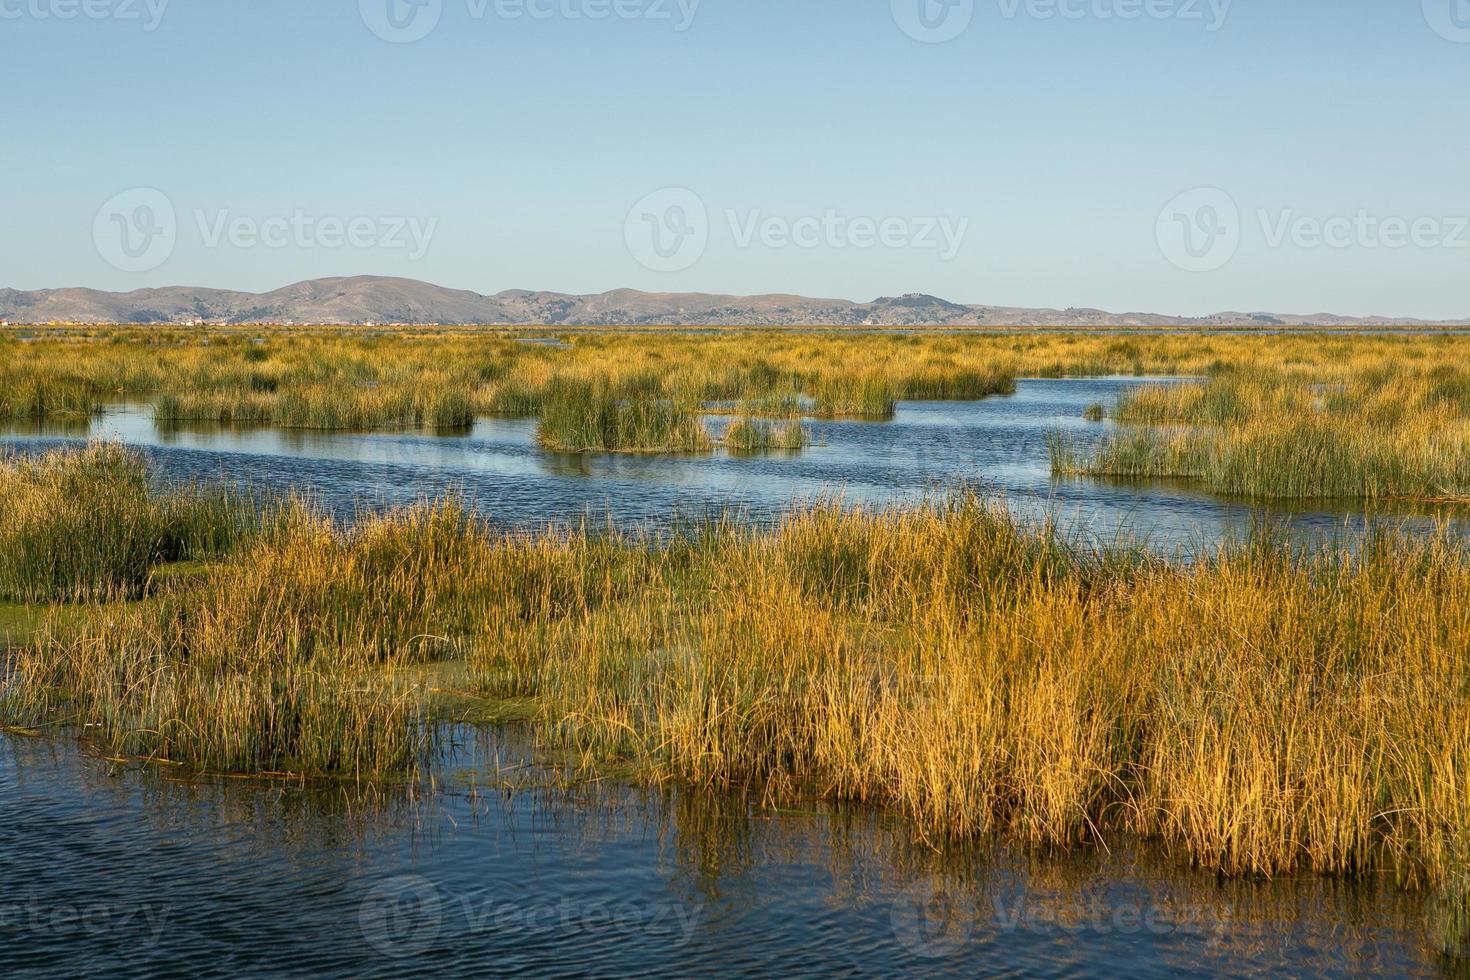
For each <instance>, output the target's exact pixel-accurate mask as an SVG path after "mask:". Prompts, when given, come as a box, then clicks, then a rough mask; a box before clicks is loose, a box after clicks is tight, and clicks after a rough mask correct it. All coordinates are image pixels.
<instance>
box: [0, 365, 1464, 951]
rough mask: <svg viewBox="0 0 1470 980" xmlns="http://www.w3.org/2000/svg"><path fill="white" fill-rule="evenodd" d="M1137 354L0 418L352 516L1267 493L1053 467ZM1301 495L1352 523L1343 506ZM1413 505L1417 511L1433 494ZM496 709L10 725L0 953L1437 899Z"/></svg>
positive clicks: (631, 944) (1062, 936) (23, 436)
mask: <svg viewBox="0 0 1470 980" xmlns="http://www.w3.org/2000/svg"><path fill="white" fill-rule="evenodd" d="M1136 383H1138V379H1132V378H1130V379H1103V380H1088V381H1025V382H1022V383H1021V384H1020V386H1019V388H1018V391H1017V393H1016V394H1015V396H1014V397H1010V398H996V399H991V400H987V401H984V402H978V403H964V404H959V403H906V404H904V405H902V406H901V407H900V409H899V412H898V416H897V418H896V419H895V420H894V421H892V422H890V423H861V422H814V423H812V431H813V436H814V439H815V445H813V446H811V447H810V448H808V449H806V450H804V451H802V452H801V453H798V454H794V455H769V456H757V457H744V458H742V457H732V456H729V455H726V454H724V453H718V452H717V453H714V454H711V455H708V456H697V457H661V458H628V457H611V456H590V457H567V456H556V455H549V454H546V453H543V452H541V451H540V450H539V449H538V448H537V447H536V444H535V424H534V423H533V422H525V421H490V420H487V421H482V422H481V423H479V424H478V425H476V426H475V428H474V430H473V431H472V432H469V433H465V434H461V435H456V436H448V437H446V436H435V435H424V434H417V433H414V434H407V433H405V434H378V435H353V434H337V433H285V432H278V431H271V430H253V431H252V430H239V429H222V428H213V429H184V430H160V429H159V428H158V427H157V426H155V425H154V423H153V420H152V418H151V415H150V414H149V412H148V410H147V409H146V408H138V407H134V408H126V407H121V408H117V409H113V410H110V411H109V412H108V413H107V414H106V415H105V416H103V417H101V418H99V419H97V420H95V421H94V422H93V423H91V424H90V425H87V426H84V427H82V428H81V429H73V430H56V429H54V428H42V429H32V430H29V431H25V430H21V429H12V430H10V431H9V432H8V434H5V435H4V436H3V440H0V441H3V443H4V445H6V446H8V447H9V448H11V449H13V450H16V451H24V452H33V451H37V450H40V449H44V448H47V447H51V446H56V445H65V444H75V443H77V442H79V441H81V440H83V439H87V438H108V439H116V440H121V441H124V442H127V443H130V444H133V445H137V446H139V447H142V449H143V451H144V452H146V453H147V455H148V456H149V457H150V458H151V459H152V460H153V461H154V463H155V465H156V467H157V468H158V470H159V472H160V473H161V474H162V475H163V476H164V477H165V478H168V479H200V480H227V481H236V482H242V483H248V484H251V485H254V486H257V487H261V488H265V489H270V490H276V491H281V490H287V489H296V490H300V491H303V492H306V493H309V494H311V495H313V496H315V497H317V498H318V499H319V500H320V501H321V502H322V503H323V504H324V505H326V506H329V507H331V508H333V509H334V510H336V511H337V512H338V513H339V514H341V515H343V516H344V517H351V516H352V515H353V514H355V513H357V511H358V509H359V508H361V507H363V506H387V505H393V504H401V503H408V502H412V501H415V500H418V499H421V498H424V497H427V496H434V495H438V494H441V493H444V492H446V491H449V490H459V491H463V492H465V493H467V494H468V495H470V496H471V497H472V498H473V500H474V501H475V503H476V506H477V507H479V508H480V509H481V510H482V512H483V513H484V514H485V515H486V516H487V517H489V518H490V519H491V520H493V521H494V522H496V523H498V524H500V525H502V526H505V527H522V528H523V527H531V526H540V525H545V524H547V523H566V522H573V521H578V520H581V519H583V518H585V517H587V516H589V515H590V516H592V517H593V518H595V519H599V520H611V521H613V522H615V523H617V524H620V525H623V526H645V525H660V524H666V523H668V522H669V521H671V520H673V519H674V518H675V517H676V516H678V515H681V514H682V515H684V516H693V515H698V514H701V513H708V512H718V511H724V510H729V509H733V510H736V511H738V512H741V513H743V514H744V515H745V516H746V517H747V518H748V519H750V520H755V521H769V520H773V519H775V518H776V517H778V516H779V515H780V514H781V513H783V512H784V511H786V510H787V509H789V508H790V507H792V506H793V505H795V504H798V503H800V502H803V501H810V500H814V499H817V498H820V497H829V496H838V497H840V498H841V499H843V500H845V501H847V502H849V503H852V504H863V505H871V506H881V505H886V504H891V503H904V502H913V501H916V500H920V499H922V498H923V497H924V496H925V495H926V494H930V493H935V492H943V491H944V490H946V489H949V488H952V487H954V486H956V485H959V484H965V485H970V486H974V487H976V488H979V489H982V490H984V491H986V492H989V493H993V494H995V495H996V496H997V498H998V499H1002V500H1004V501H1005V502H1006V503H1007V505H1008V506H1011V507H1013V508H1015V509H1016V510H1017V511H1018V512H1020V513H1023V514H1025V515H1027V516H1033V517H1041V516H1048V515H1049V516H1052V517H1054V518H1055V519H1056V520H1057V521H1058V522H1059V523H1060V524H1061V526H1062V528H1063V530H1064V531H1065V532H1067V533H1071V534H1074V535H1076V536H1078V537H1081V538H1084V539H1089V540H1104V541H1106V540H1108V539H1110V538H1112V537H1115V536H1117V535H1120V534H1124V533H1127V534H1131V535H1135V536H1138V535H1141V536H1144V537H1146V538H1147V539H1148V541H1149V542H1150V543H1151V544H1153V545H1154V546H1156V547H1160V548H1163V549H1166V550H1167V549H1175V548H1194V547H1199V546H1201V544H1203V545H1204V546H1208V545H1209V544H1210V543H1212V542H1216V541H1218V540H1219V539H1220V537H1221V536H1222V535H1225V534H1229V533H1233V532H1238V531H1241V530H1243V529H1244V528H1246V527H1248V526H1249V525H1250V523H1251V522H1252V521H1253V520H1255V519H1256V518H1257V517H1258V516H1259V515H1258V512H1257V511H1256V510H1255V509H1253V508H1252V507H1250V506H1248V505H1247V504H1245V503H1243V502H1239V501H1226V500H1221V499H1218V498H1215V497H1212V496H1210V495H1208V494H1205V493H1202V492H1199V491H1198V490H1194V489H1190V488H1188V487H1182V486H1161V485H1126V486H1120V485H1116V484H1105V483H1099V482H1096V481H1068V482H1056V481H1053V479H1052V478H1051V475H1050V470H1049V465H1048V460H1047V455H1046V442H1045V440H1046V434H1047V433H1048V432H1049V431H1053V430H1064V431H1066V432H1067V433H1069V434H1070V435H1071V436H1073V437H1074V438H1077V439H1079V440H1084V441H1085V440H1088V439H1094V438H1098V437H1099V436H1100V435H1101V434H1102V433H1104V432H1106V431H1107V427H1106V425H1097V424H1093V423H1088V422H1085V421H1083V420H1082V412H1083V410H1084V409H1085V408H1086V407H1087V406H1088V405H1090V404H1092V403H1094V402H1105V403H1106V402H1110V401H1111V400H1113V399H1115V398H1116V397H1117V396H1118V394H1119V393H1120V392H1122V391H1123V390H1124V389H1125V388H1126V387H1128V386H1129V385H1132V384H1136ZM1283 516H1284V519H1285V520H1287V521H1288V522H1289V523H1290V524H1291V526H1292V527H1294V528H1295V529H1297V530H1299V531H1303V532H1309V533H1322V534H1332V533H1336V532H1338V531H1341V530H1342V529H1343V528H1344V527H1346V526H1348V525H1350V524H1352V523H1353V522H1355V521H1357V520H1360V515H1359V516H1354V514H1353V512H1352V511H1350V510H1339V511H1334V510H1330V509H1325V508H1305V509H1296V510H1292V511H1289V512H1286V513H1285V514H1284V515H1283ZM1396 519H1402V520H1409V521H1417V522H1423V521H1425V520H1427V517H1426V515H1423V514H1410V515H1399V516H1398V517H1397V518H1396ZM506 737H507V736H506V735H505V734H504V733H496V732H493V731H469V732H463V733H461V738H460V741H459V742H458V743H457V748H456V749H455V750H454V751H452V752H451V753H450V754H449V755H448V756H447V757H446V758H445V759H444V760H443V761H442V763H441V764H440V765H439V766H438V767H437V768H436V769H435V771H434V783H435V785H433V786H432V787H415V788H409V787H389V788H385V789H379V790H365V789H362V788H358V787H353V786H346V785H338V784H325V785H311V786H307V785H302V784H299V783H293V782H270V781H260V780H229V779H214V780H211V779H204V780H199V779H183V778H180V777H179V776H177V775H175V774H172V773H171V772H169V771H167V770H159V769H156V768H152V769H150V768H145V767H141V766H139V765H136V764H133V763H120V762H113V761H108V760H106V759H102V758H99V757H98V756H97V755H96V754H94V753H92V752H90V751H88V750H87V748H86V747H85V745H81V744H78V743H76V742H75V741H72V740H55V739H36V738H29V737H22V736H17V735H6V734H0V976H4V977H10V976H57V975H65V976H73V975H77V976H80V975H91V976H137V977H146V976H160V975H164V976H218V977H236V976H282V975H285V976H359V975H367V976H384V977H390V976H405V975H444V976H458V975H475V976H502V975H512V974H533V975H545V976H584V975H589V974H591V975H601V976H665V975H674V976H703V975H727V974H741V975H752V976H754V975H767V974H778V975H793V976H827V975H846V976H883V977H887V976H893V975H909V974H914V975H922V976H928V975H933V976H966V977H969V976H976V975H989V974H997V973H999V974H1006V975H1012V976H1042V977H1093V976H1096V977H1111V976H1119V975H1127V976H1140V977H1150V976H1159V977H1163V976H1178V975H1181V974H1194V973H1211V974H1222V975H1241V976H1244V975H1273V976H1274V975H1277V974H1287V975H1340V976H1352V975H1358V974H1362V973H1384V974H1392V975H1398V976H1406V975H1432V974H1434V973H1437V972H1440V971H1442V970H1443V969H1445V968H1446V967H1447V965H1448V961H1446V960H1442V959H1441V958H1440V955H1439V947H1438V946H1437V945H1436V941H1435V940H1434V938H1433V930H1432V924H1433V923H1434V922H1435V921H1436V913H1437V909H1436V907H1435V906H1434V902H1433V900H1432V899H1426V898H1423V897H1412V896H1405V895H1401V894H1399V893H1397V892H1394V891H1393V890H1391V889H1388V888H1384V887H1381V886H1369V885H1346V884H1341V883H1331V882H1326V881H1322V880H1318V879H1312V878H1302V879H1295V880H1291V881H1283V882H1275V883H1267V882H1221V881H1219V880H1217V879H1216V878H1215V877H1213V876H1211V875H1204V874H1197V873H1193V872H1190V871H1188V870H1187V869H1185V868H1184V867H1182V866H1181V865H1179V864H1178V863H1177V862H1174V861H1170V860H1168V859H1166V858H1164V857H1162V856H1159V855H1155V854H1151V853H1148V852H1140V853H1126V852H1117V851H1114V852H1107V853H1092V854H1088V855H1083V856H1074V857H1067V858H1061V857H1046V858H1042V857H1028V856H1026V855H1022V854H1017V853H1013V852H1010V851H1006V850H1001V851H998V852H989V853H984V854H976V855H945V856H938V855H935V854H933V853H930V852H928V851H926V850H924V849H922V848H917V847H915V846H914V845H913V843H912V839H911V835H910V834H909V833H908V832H907V831H906V828H905V827H904V826H903V824H902V822H901V821H898V820H896V819H894V818H892V817H886V816H882V815H875V814H868V813H863V812H860V811H852V810H835V809H828V808H825V807H821V806H817V805H815V804H813V805H810V806H807V807H804V808H801V810H800V811H799V812H786V811H775V810H770V809H765V808H761V807H755V806H752V805H750V804H748V803H742V802H739V801H732V800H727V799H712V798H708V797H703V796H692V795H680V794H661V793H658V794H654V793H642V792H638V791H635V790H631V789H627V788H619V787H617V786H597V787H579V788H574V789H554V790H553V789H537V788H535V786H534V785H531V786H525V785H521V780H522V779H523V778H525V777H526V775H527V774H528V773H530V774H532V775H533V776H534V774H535V772H536V770H534V769H529V770H527V769H522V768H516V766H517V765H519V764H520V762H522V761H524V760H522V759H521V756H520V754H519V751H520V750H518V749H517V748H516V747H515V746H514V744H513V743H509V742H507V743H505V744H502V741H501V740H502V739H504V738H506Z"/></svg>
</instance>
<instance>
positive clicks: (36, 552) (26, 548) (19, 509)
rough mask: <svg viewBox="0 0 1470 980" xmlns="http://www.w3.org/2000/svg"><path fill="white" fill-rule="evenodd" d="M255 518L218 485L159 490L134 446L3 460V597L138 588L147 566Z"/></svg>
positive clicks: (217, 540) (230, 538)
mask: <svg viewBox="0 0 1470 980" xmlns="http://www.w3.org/2000/svg"><path fill="white" fill-rule="evenodd" d="M257 523H258V514H257V508H256V506H255V504H254V503H253V502H252V501H251V500H249V499H247V497H246V496H245V495H241V494H237V493H231V492H229V491H225V490H222V489H208V490H206V489H201V488H186V489H182V490H178V491H160V490H155V489H154V488H153V487H152V486H151V485H150V481H149V476H148V469H147V465H146V464H145V462H144V461H143V459H142V458H141V457H140V456H138V455H137V454H136V453H133V452H130V451H128V450H125V449H122V448H119V447H116V446H111V445H105V444H94V445H90V446H88V447H87V448H85V449H82V450H79V451H66V450H61V451H56V452H52V453H49V454H47V455H45V456H41V457H37V458H23V457H21V458H15V459H12V460H8V461H3V462H0V599H5V600H8V601H12V602H28V603H30V602H55V601H66V600H95V599H105V598H123V597H129V596H135V595H137V594H138V593H139V592H140V590H142V588H143V587H144V585H145V584H146V583H147V581H148V578H149V576H150V574H151V573H152V571H153V569H154V568H155V567H156V566H157V565H160V564H163V563H167V562H175V561H185V560H198V559H203V558H208V557H213V556H217V555H220V554H223V553H225V552H227V551H228V550H229V549H231V548H232V547H234V546H235V545H236V543H237V542H239V541H240V540H242V539H243V538H244V537H245V536H247V535H248V534H249V533H250V532H251V531H252V529H253V528H254V527H255V526H256V525H257Z"/></svg>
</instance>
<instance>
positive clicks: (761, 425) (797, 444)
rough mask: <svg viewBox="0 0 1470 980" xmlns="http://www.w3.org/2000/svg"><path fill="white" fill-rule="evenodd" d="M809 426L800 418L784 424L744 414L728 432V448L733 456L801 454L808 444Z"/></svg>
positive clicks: (783, 421)
mask: <svg viewBox="0 0 1470 980" xmlns="http://www.w3.org/2000/svg"><path fill="white" fill-rule="evenodd" d="M807 439H808V435H807V430H806V426H805V425H803V424H802V420H801V418H800V417H799V416H797V417H792V418H786V419H783V420H781V421H773V420H771V419H766V418H760V417H757V416H755V415H741V416H739V417H738V418H736V419H735V420H734V421H732V422H731V423H730V424H729V426H727V427H726V429H725V435H724V439H723V442H724V445H725V448H726V449H728V450H729V451H730V452H733V453H764V452H771V451H773V450H774V451H780V452H798V451H800V450H801V449H803V448H805V446H806V444H807Z"/></svg>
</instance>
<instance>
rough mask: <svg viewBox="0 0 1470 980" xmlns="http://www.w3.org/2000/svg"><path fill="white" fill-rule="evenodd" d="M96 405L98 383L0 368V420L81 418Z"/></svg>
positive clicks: (88, 413) (77, 378)
mask: <svg viewBox="0 0 1470 980" xmlns="http://www.w3.org/2000/svg"><path fill="white" fill-rule="evenodd" d="M100 407H101V398H100V397H99V391H98V386H97V384H96V383H95V382H93V381H90V380H88V379H86V378H81V377H76V376H73V375H68V374H65V373H60V372H58V373H55V374H51V373H26V372H23V371H20V370H16V369H15V368H13V367H9V366H7V367H6V368H0V419H15V420H21V419H25V420H43V419H55V420H60V421H65V420H68V419H85V418H89V417H91V416H92V415H95V414H96V413H97V411H98V409H99V408H100Z"/></svg>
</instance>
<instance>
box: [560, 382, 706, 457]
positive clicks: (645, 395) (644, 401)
mask: <svg viewBox="0 0 1470 980" xmlns="http://www.w3.org/2000/svg"><path fill="white" fill-rule="evenodd" d="M538 440H539V441H540V443H541V446H542V448H544V449H549V450H552V451H554V452H566V453H583V452H594V451H596V452H615V453H675V452H684V453H698V452H706V451H708V450H709V449H710V448H711V447H712V446H713V442H712V440H711V439H710V436H709V433H708V432H707V431H706V430H705V428H704V424H703V423H702V422H701V421H700V419H699V414H698V411H697V409H696V408H694V407H691V406H689V405H682V404H679V403H677V402H673V401H670V400H668V399H666V398H664V397H663V395H662V393H661V391H660V390H659V386H658V382H657V379H655V378H652V377H649V376H644V377H638V378H634V379H630V380H628V381H625V382H623V383H615V382H613V381H610V380H609V379H607V378H598V379H594V380H586V381H584V380H581V379H564V380H558V381H556V382H554V383H553V384H552V385H551V388H550V390H549V391H548V393H547V394H546V396H545V400H544V402H543V404H542V407H541V424H540V428H539V430H538Z"/></svg>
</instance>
